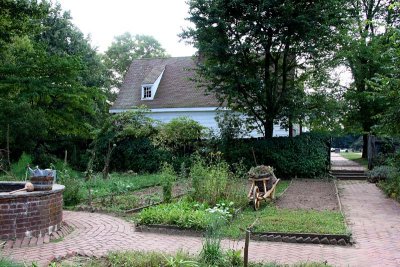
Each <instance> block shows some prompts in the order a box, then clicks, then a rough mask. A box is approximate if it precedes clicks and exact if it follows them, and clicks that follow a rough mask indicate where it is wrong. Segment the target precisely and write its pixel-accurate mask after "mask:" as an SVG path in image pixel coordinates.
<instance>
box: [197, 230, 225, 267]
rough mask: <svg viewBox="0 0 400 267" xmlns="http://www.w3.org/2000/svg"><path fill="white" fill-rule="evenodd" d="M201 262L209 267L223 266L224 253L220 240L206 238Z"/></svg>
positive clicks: (201, 253)
mask: <svg viewBox="0 0 400 267" xmlns="http://www.w3.org/2000/svg"><path fill="white" fill-rule="evenodd" d="M200 261H201V262H203V263H205V264H206V265H207V266H223V262H224V253H223V250H222V247H221V239H220V238H218V237H210V236H207V237H206V238H205V240H204V241H203V246H202V249H201V252H200Z"/></svg>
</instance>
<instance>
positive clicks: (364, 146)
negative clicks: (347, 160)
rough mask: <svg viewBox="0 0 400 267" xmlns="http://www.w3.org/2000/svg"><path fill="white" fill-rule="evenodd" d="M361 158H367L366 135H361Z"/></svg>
mask: <svg viewBox="0 0 400 267" xmlns="http://www.w3.org/2000/svg"><path fill="white" fill-rule="evenodd" d="M361 157H362V158H363V159H366V158H368V134H363V150H362V156H361Z"/></svg>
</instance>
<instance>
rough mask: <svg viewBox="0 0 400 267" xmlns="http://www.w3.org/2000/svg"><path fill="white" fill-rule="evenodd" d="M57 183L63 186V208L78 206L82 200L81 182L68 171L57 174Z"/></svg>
mask: <svg viewBox="0 0 400 267" xmlns="http://www.w3.org/2000/svg"><path fill="white" fill-rule="evenodd" d="M57 178H58V183H60V184H62V185H64V186H65V189H64V192H63V199H64V205H65V206H75V205H78V204H79V203H80V202H81V201H82V199H83V181H82V180H81V179H79V178H78V177H73V176H71V175H70V172H69V171H68V169H64V170H61V171H58V172H57Z"/></svg>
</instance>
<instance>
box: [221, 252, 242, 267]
mask: <svg viewBox="0 0 400 267" xmlns="http://www.w3.org/2000/svg"><path fill="white" fill-rule="evenodd" d="M225 258H226V262H227V264H229V266H231V267H240V266H242V262H243V259H242V251H241V250H240V249H238V250H234V249H228V250H227V251H226V252H225Z"/></svg>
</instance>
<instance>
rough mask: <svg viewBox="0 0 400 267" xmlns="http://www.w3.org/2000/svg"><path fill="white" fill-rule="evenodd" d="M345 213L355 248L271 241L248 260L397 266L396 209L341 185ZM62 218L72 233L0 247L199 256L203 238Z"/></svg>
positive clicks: (101, 218) (363, 190) (40, 258)
mask: <svg viewBox="0 0 400 267" xmlns="http://www.w3.org/2000/svg"><path fill="white" fill-rule="evenodd" d="M339 191H340V195H341V200H342V205H343V211H344V213H345V214H346V218H347V222H348V224H349V227H350V228H351V231H352V233H353V237H354V240H355V241H356V244H355V245H354V246H352V247H339V246H329V245H308V244H291V243H275V242H256V241H251V243H250V259H251V260H252V261H257V262H259V261H264V262H278V263H289V264H290V263H297V262H307V261H308V262H311V261H314V262H325V261H326V262H328V264H331V265H334V266H400V205H399V203H397V202H395V201H393V200H391V199H388V198H386V197H385V196H384V194H383V193H382V192H381V191H380V190H379V189H378V188H377V187H376V186H375V185H374V184H369V183H367V182H365V181H339ZM64 220H65V221H66V222H67V223H68V224H69V225H71V226H73V227H74V228H75V230H74V231H73V232H72V233H71V234H69V235H67V236H66V237H65V238H64V240H63V241H61V242H57V243H52V242H50V243H49V244H43V245H38V246H35V247H24V248H16V249H3V250H2V251H1V253H2V254H3V255H4V256H7V257H10V258H13V259H15V260H16V261H25V262H31V261H34V262H37V263H38V264H39V266H46V265H47V264H48V263H49V262H50V261H51V260H53V259H56V258H60V257H66V256H69V255H75V254H80V255H87V256H102V255H105V254H107V253H108V252H109V251H124V250H142V251H150V250H156V251H161V252H165V253H173V252H176V251H178V250H185V251H188V252H190V253H198V252H199V251H200V249H201V243H202V239H201V238H198V237H188V236H172V235H162V234H154V233H141V232H135V230H134V227H133V226H132V224H130V223H128V222H126V221H124V220H122V219H119V218H115V217H112V216H109V215H104V214H96V213H86V212H71V211H65V212H64ZM223 245H224V247H226V248H228V247H230V248H235V249H241V248H242V247H243V242H242V241H240V242H236V241H230V240H223Z"/></svg>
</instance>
